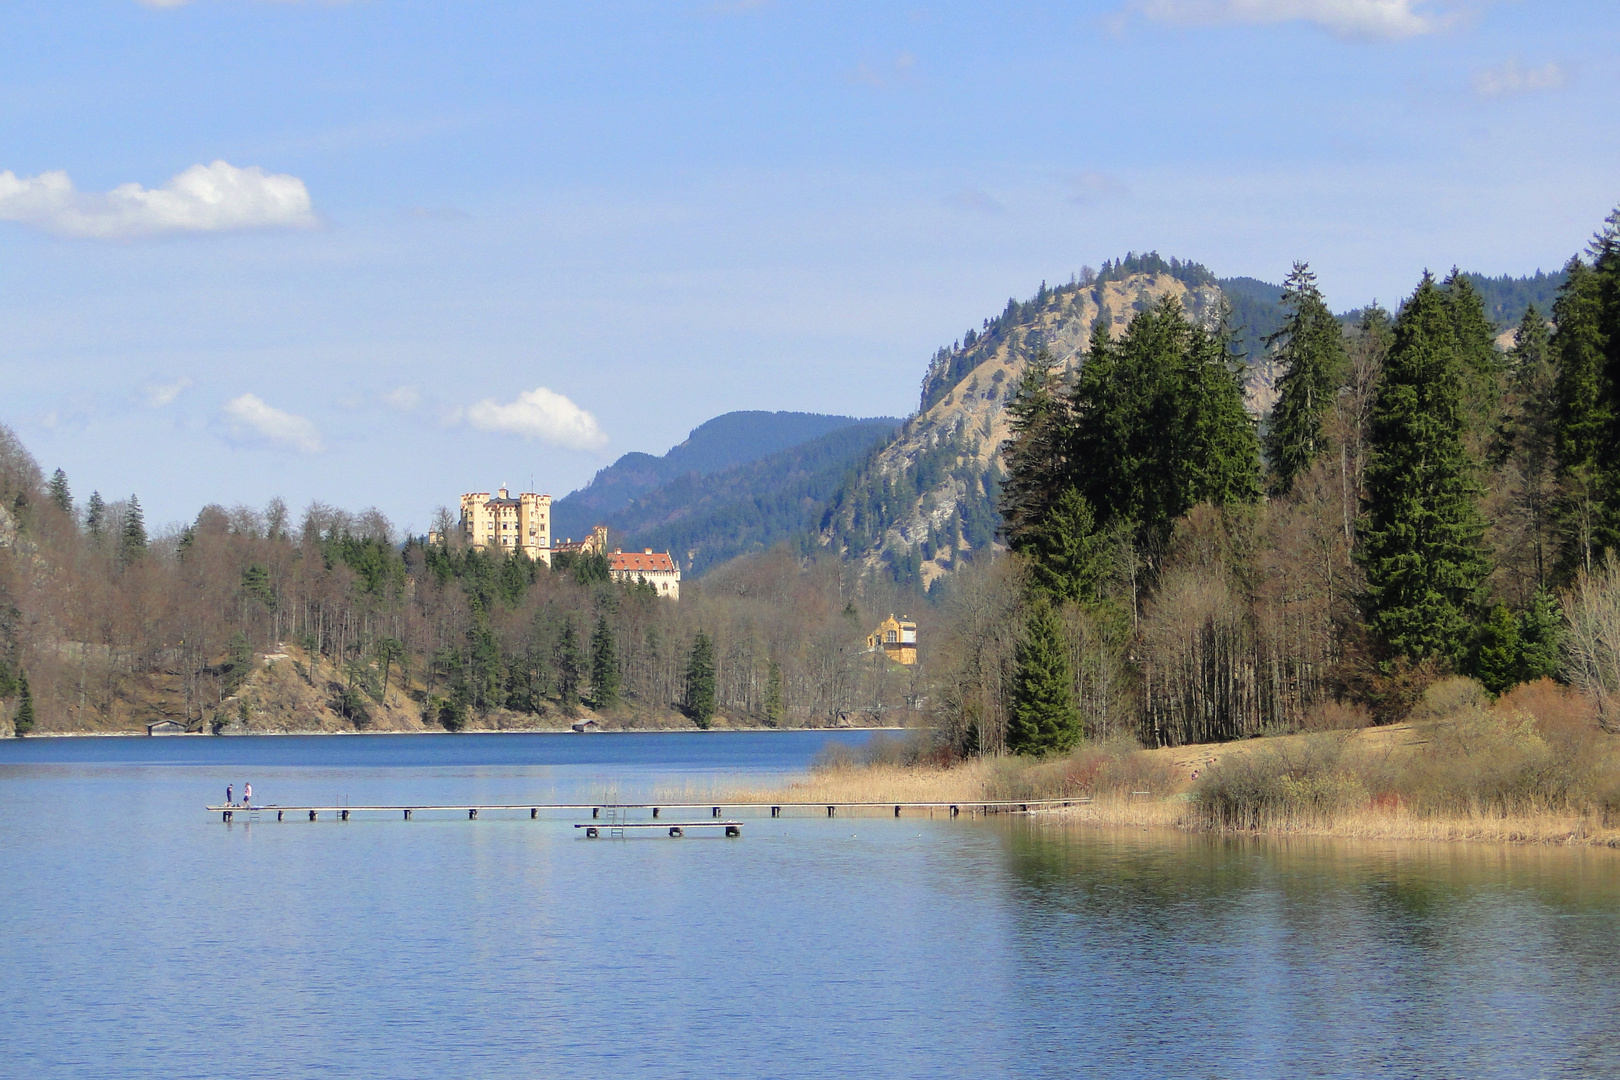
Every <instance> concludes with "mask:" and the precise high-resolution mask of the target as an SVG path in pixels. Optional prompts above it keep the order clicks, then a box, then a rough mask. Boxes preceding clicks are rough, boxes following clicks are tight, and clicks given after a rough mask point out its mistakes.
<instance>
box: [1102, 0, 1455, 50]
mask: <svg viewBox="0 0 1620 1080" xmlns="http://www.w3.org/2000/svg"><path fill="white" fill-rule="evenodd" d="M1429 6H1431V5H1430V4H1428V3H1426V2H1425V0H1132V2H1131V3H1130V5H1129V7H1130V8H1131V10H1134V11H1137V12H1140V13H1141V14H1143V15H1145V16H1146V17H1148V18H1149V19H1152V20H1154V21H1155V22H1163V23H1170V24H1172V25H1177V26H1180V25H1187V24H1199V23H1226V22H1236V23H1279V22H1308V23H1315V24H1316V25H1317V26H1320V27H1322V28H1323V29H1325V30H1329V31H1331V32H1332V33H1334V34H1337V35H1338V36H1340V37H1347V38H1377V39H1381V40H1395V39H1398V38H1408V37H1415V36H1417V35H1418V34H1427V33H1431V32H1433V31H1435V30H1439V29H1441V28H1442V27H1443V26H1445V25H1447V23H1448V22H1449V21H1450V20H1449V19H1446V18H1444V17H1442V16H1439V15H1435V14H1429V13H1426V12H1425V11H1423V10H1420V9H1423V8H1427V7H1429Z"/></svg>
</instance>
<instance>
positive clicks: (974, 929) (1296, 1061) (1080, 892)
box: [0, 732, 1620, 1080]
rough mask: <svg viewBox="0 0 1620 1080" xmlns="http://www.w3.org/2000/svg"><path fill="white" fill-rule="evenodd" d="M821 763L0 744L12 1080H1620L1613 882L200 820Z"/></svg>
mask: <svg viewBox="0 0 1620 1080" xmlns="http://www.w3.org/2000/svg"><path fill="white" fill-rule="evenodd" d="M829 737H834V736H829V735H828V734H827V733H824V732H816V733H810V732H761V733H707V734H636V735H611V734H601V735H591V736H557V735H488V736H481V735H460V736H366V737H354V738H334V737H326V738H309V737H304V738H299V737H289V738H219V739H203V738H183V739H144V738H142V739H75V740H27V741H21V742H18V741H9V742H7V743H4V744H0V991H3V992H0V1076H4V1077H19V1078H21V1077H27V1078H35V1077H97V1078H104V1077H126V1076H127V1077H162V1078H166V1080H167V1078H181V1077H210V1078H212V1077H230V1078H258V1077H265V1078H271V1077H276V1078H280V1077H323V1078H325V1077H364V1078H367V1080H381V1078H419V1077H420V1078H463V1077H467V1078H480V1077H507V1076H513V1077H589V1078H596V1077H602V1078H607V1077H615V1078H616V1077H641V1076H645V1077H691V1078H694V1080H696V1078H716V1077H919V1078H921V1077H974V1078H977V1077H985V1078H989V1077H1018V1078H1023V1077H1031V1078H1033V1077H1041V1078H1045V1077H1052V1078H1059V1077H1063V1078H1069V1077H1098V1078H1114V1077H1132V1078H1135V1077H1144V1078H1145V1077H1188V1078H1207V1077H1213V1078H1234V1080H1235V1078H1270V1077H1276V1078H1285V1077H1286V1078H1295V1077H1335V1078H1337V1077H1345V1078H1349V1077H1369V1076H1376V1077H1385V1076H1387V1077H1403V1078H1406V1077H1411V1078H1435V1080H1440V1078H1447V1080H1481V1078H1497V1077H1500V1078H1503V1080H1508V1078H1512V1080H1528V1078H1537V1077H1581V1078H1588V1077H1615V1076H1620V1024H1617V1019H1620V856H1617V854H1616V853H1614V852H1608V851H1565V850H1537V849H1528V848H1502V847H1495V846H1485V845H1452V846H1411V845H1404V846H1403V845H1372V844H1350V843H1342V842H1328V841H1288V842H1280V841H1262V840H1232V839H1219V838H1209V837H1196V836H1180V835H1174V834H1171V835H1166V834H1159V833H1124V834H1118V833H1099V832H1094V831H1088V830H1081V829H1063V828H1053V827H1051V826H1046V825H1041V824H1039V823H1035V822H1030V821H1026V820H1021V819H1009V818H994V819H988V820H974V819H970V818H960V819H956V820H951V819H948V818H945V817H936V818H934V819H931V820H930V819H927V818H904V819H901V820H900V821H895V820H894V819H892V818H884V817H865V818H838V819H835V820H828V819H827V818H825V817H824V816H819V817H818V816H810V815H806V816H802V817H792V816H790V817H785V818H781V819H770V818H768V817H764V816H761V817H759V818H758V819H757V820H750V821H749V824H748V825H747V827H746V828H745V830H744V835H743V837H742V838H741V839H738V840H724V839H720V838H712V839H711V838H706V837H700V836H698V835H696V834H693V835H689V836H688V837H687V838H685V839H683V840H671V839H668V838H665V837H663V836H662V835H658V834H652V833H649V834H647V835H642V836H637V837H635V838H633V839H630V840H627V841H617V840H606V839H603V840H595V841H591V840H586V839H584V838H583V837H582V836H581V835H580V834H579V830H575V829H574V828H572V822H573V821H575V820H579V818H577V817H572V816H568V815H558V816H556V817H553V818H551V819H542V820H539V821H531V820H529V819H528V816H527V814H526V813H519V814H514V815H509V816H504V815H488V816H484V817H482V818H481V819H480V820H478V821H468V820H466V818H465V816H464V815H461V816H452V815H440V816H433V815H426V816H421V817H418V818H417V819H416V820H413V821H410V822H405V821H401V820H398V819H397V818H395V817H392V816H390V817H387V818H382V817H374V818H370V819H365V818H362V817H361V816H359V815H357V816H356V817H355V818H354V819H353V820H351V821H349V822H339V821H336V820H331V821H328V820H322V821H319V822H316V823H314V824H310V823H309V822H307V821H304V820H299V821H292V820H288V821H287V822H284V823H280V824H278V823H276V822H275V821H274V820H273V815H272V816H271V817H270V818H268V819H265V820H261V821H259V822H258V823H248V822H245V821H242V820H241V819H240V817H239V818H238V820H237V821H236V822H233V823H232V824H230V825H225V824H223V823H221V821H220V820H219V815H217V814H208V813H206V812H204V811H203V809H202V807H203V805H204V804H205V803H209V802H215V801H218V800H219V799H220V797H221V796H222V795H223V793H224V787H225V784H226V783H227V782H231V783H234V784H235V785H236V786H237V789H238V791H239V790H240V786H241V783H242V781H244V780H249V781H251V782H252V783H253V785H254V793H255V801H256V802H275V803H283V804H292V803H300V802H319V803H326V804H354V805H359V804H363V803H368V802H372V803H404V802H415V803H424V802H443V803H458V802H463V803H465V802H481V803H503V802H519V803H521V802H526V801H574V800H578V799H596V798H617V799H623V800H626V801H635V800H638V799H640V798H644V797H650V796H652V795H653V794H654V793H655V792H661V793H667V792H669V791H672V790H675V791H678V790H691V791H700V790H704V789H706V788H707V787H710V786H713V785H717V784H718V785H722V786H723V785H726V784H730V783H738V782H746V781H748V780H750V779H758V778H770V777H777V778H780V777H781V776H782V775H783V774H785V773H789V772H794V771H798V770H802V769H803V768H805V767H806V766H807V765H808V763H809V762H810V760H811V759H812V757H813V756H814V754H815V753H816V752H817V751H818V750H819V749H820V748H821V746H822V745H823V744H824V743H825V741H826V740H827V739H828V738H829ZM835 737H837V738H839V739H841V740H844V741H850V742H858V741H860V740H861V739H863V738H865V735H864V734H863V733H839V734H838V735H837V736H835ZM666 813H667V812H666Z"/></svg>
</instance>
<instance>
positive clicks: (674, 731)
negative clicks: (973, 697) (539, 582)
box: [0, 726, 908, 744]
mask: <svg viewBox="0 0 1620 1080" xmlns="http://www.w3.org/2000/svg"><path fill="white" fill-rule="evenodd" d="M906 730H908V729H907V728H905V727H899V726H896V727H868V726H850V727H829V728H781V727H775V728H771V727H727V728H708V729H707V730H705V729H703V728H625V729H620V730H610V731H603V730H597V731H574V730H572V729H571V728H490V729H487V730H486V729H482V728H480V729H477V730H473V731H430V730H428V729H426V728H423V729H421V730H416V731H410V730H406V731H233V732H221V733H220V734H218V735H212V734H209V733H208V732H205V731H189V732H185V733H183V734H173V735H148V734H146V733H145V732H143V731H36V732H32V733H30V734H28V735H23V736H20V737H19V736H12V737H10V738H7V739H4V740H0V742H3V743H5V744H12V743H21V742H31V741H33V740H35V739H261V738H305V737H310V738H376V737H381V736H389V735H447V736H457V737H460V736H466V735H728V734H742V733H745V732H746V733H753V732H779V733H780V732H794V731H821V732H829V733H830V732H835V731H906Z"/></svg>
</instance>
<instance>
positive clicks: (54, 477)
mask: <svg viewBox="0 0 1620 1080" xmlns="http://www.w3.org/2000/svg"><path fill="white" fill-rule="evenodd" d="M50 493H51V502H53V503H55V504H56V508H57V509H58V510H60V511H62V513H64V514H71V513H73V492H71V491H69V490H68V478H67V473H65V472H63V471H62V470H61V469H57V470H56V471H55V472H53V473H51V487H50Z"/></svg>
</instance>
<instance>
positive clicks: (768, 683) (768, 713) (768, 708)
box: [765, 660, 787, 727]
mask: <svg viewBox="0 0 1620 1080" xmlns="http://www.w3.org/2000/svg"><path fill="white" fill-rule="evenodd" d="M786 715H787V710H786V708H785V707H784V705H783V701H782V665H781V664H778V663H777V662H776V661H775V660H772V661H771V662H770V667H769V668H768V669H767V671H766V674H765V723H766V725H768V726H769V727H781V726H782V720H783V718H784V717H785V716H786Z"/></svg>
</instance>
